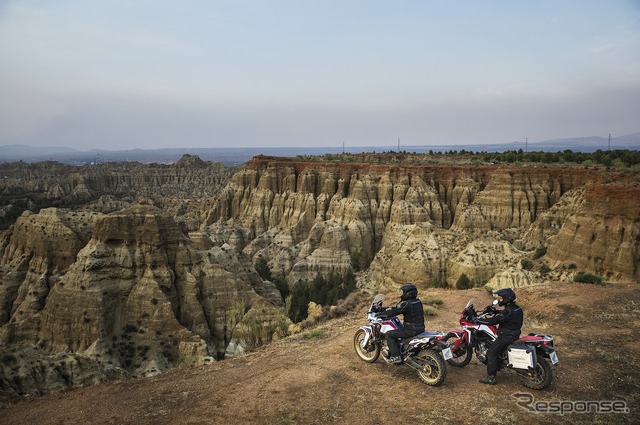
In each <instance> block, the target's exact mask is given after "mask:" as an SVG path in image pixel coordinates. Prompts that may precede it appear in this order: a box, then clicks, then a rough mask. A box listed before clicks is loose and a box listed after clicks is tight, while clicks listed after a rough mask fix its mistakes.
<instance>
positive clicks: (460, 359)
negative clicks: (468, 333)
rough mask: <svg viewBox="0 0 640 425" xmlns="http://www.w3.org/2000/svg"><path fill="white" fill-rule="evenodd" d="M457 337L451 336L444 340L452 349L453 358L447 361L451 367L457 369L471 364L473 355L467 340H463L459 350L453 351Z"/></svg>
mask: <svg viewBox="0 0 640 425" xmlns="http://www.w3.org/2000/svg"><path fill="white" fill-rule="evenodd" d="M456 339H457V337H456V336H455V335H449V336H447V337H446V338H445V339H444V342H445V343H446V344H447V345H448V346H449V348H451V354H452V355H453V357H452V358H450V359H448V360H447V363H449V364H450V365H451V366H455V367H463V366H466V365H468V364H469V362H470V361H471V355H472V354H473V350H472V349H471V347H469V344H467V340H466V339H463V340H462V342H461V343H460V345H459V346H458V349H457V350H454V349H453V344H455V342H456Z"/></svg>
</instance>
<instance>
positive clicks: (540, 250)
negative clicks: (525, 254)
mask: <svg viewBox="0 0 640 425" xmlns="http://www.w3.org/2000/svg"><path fill="white" fill-rule="evenodd" d="M546 254H547V247H546V246H540V247H538V248H536V251H535V252H534V253H533V259H534V260H537V259H538V258H540V257H544V256H545V255H546ZM529 270H531V269H529Z"/></svg>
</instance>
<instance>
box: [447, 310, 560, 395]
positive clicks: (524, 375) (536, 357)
mask: <svg viewBox="0 0 640 425" xmlns="http://www.w3.org/2000/svg"><path fill="white" fill-rule="evenodd" d="M474 303H475V299H474V298H471V299H470V300H469V302H468V303H467V305H466V306H465V308H464V310H462V314H461V315H460V325H461V326H462V330H453V331H450V332H449V333H448V334H447V336H446V337H445V341H446V343H447V345H448V346H449V347H450V348H451V351H452V354H453V356H452V357H451V358H450V359H448V360H447V363H449V364H450V365H451V366H456V367H463V366H466V365H468V364H469V362H470V361H471V356H472V353H473V352H474V351H475V353H476V357H477V358H478V360H480V362H482V363H484V364H487V350H488V349H489V347H490V346H491V343H492V342H493V341H494V340H495V339H496V338H497V337H498V328H497V326H495V325H484V324H480V323H476V319H478V318H481V317H486V316H488V315H492V314H494V313H495V306H496V305H497V304H498V300H494V301H493V304H492V305H491V306H488V307H486V308H485V309H484V311H483V312H482V313H478V312H477V311H476V310H475V309H474ZM556 364H558V355H557V353H556V350H555V348H554V346H553V336H551V335H544V334H535V333H530V334H528V335H526V336H524V337H522V338H520V339H518V340H516V341H514V343H513V344H512V345H510V346H508V347H507V348H506V349H505V350H504V351H503V352H502V353H500V356H499V358H498V370H501V369H507V370H511V371H514V372H516V373H517V374H518V375H519V376H520V378H521V381H522V384H523V385H524V386H525V387H527V388H531V389H534V390H542V389H544V388H547V387H548V386H549V384H551V381H552V380H553V369H552V368H551V365H556Z"/></svg>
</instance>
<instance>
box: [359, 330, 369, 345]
mask: <svg viewBox="0 0 640 425" xmlns="http://www.w3.org/2000/svg"><path fill="white" fill-rule="evenodd" d="M360 329H362V330H363V331H364V333H365V334H366V336H365V338H364V341H363V342H362V343H363V345H364V346H366V345H367V344H369V339H371V327H370V326H360Z"/></svg>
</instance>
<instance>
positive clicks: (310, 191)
mask: <svg viewBox="0 0 640 425" xmlns="http://www.w3.org/2000/svg"><path fill="white" fill-rule="evenodd" d="M127 167H128V168H127ZM127 167H125V166H124V165H122V164H120V165H118V164H111V165H110V164H105V165H104V166H98V167H96V168H91V167H77V168H69V167H65V166H61V165H60V164H55V163H41V164H35V165H33V166H26V165H25V164H17V165H15V164H14V165H7V166H6V168H5V169H4V170H3V172H4V173H5V175H6V176H7V178H6V179H4V180H0V200H2V204H1V205H2V207H1V208H0V220H3V221H2V222H3V223H4V224H6V225H3V226H2V227H1V228H4V229H6V230H4V231H3V232H2V233H1V234H0V358H2V359H4V361H3V362H2V364H1V365H0V391H2V392H7V393H19V394H24V393H39V392H48V391H51V390H55V389H61V388H68V387H74V386H81V385H88V384H91V383H95V382H101V381H103V380H107V379H113V378H119V377H123V376H139V375H153V374H155V373H159V372H160V371H162V370H165V369H168V368H171V367H177V366H183V365H194V364H203V363H207V362H213V361H215V360H216V359H219V358H222V357H224V356H230V355H239V354H242V353H244V352H245V351H246V350H248V349H251V348H253V347H255V346H258V345H260V344H263V343H265V342H267V341H269V340H270V339H271V338H274V337H278V336H280V335H283V334H285V333H286V332H287V329H289V328H291V327H292V326H291V322H290V321H289V320H288V319H287V318H286V317H285V316H284V307H283V303H282V297H281V295H280V293H279V292H278V290H277V289H276V287H275V285H274V284H273V283H271V282H268V281H262V279H261V278H260V277H259V275H258V273H257V272H256V270H255V267H254V264H255V263H256V260H257V259H258V258H263V259H266V260H267V263H268V265H269V267H270V271H271V274H272V276H273V277H276V278H284V279H285V280H286V282H288V284H289V285H293V284H295V283H296V282H298V281H308V282H311V281H312V280H313V278H314V277H315V276H316V275H317V274H318V273H321V274H324V275H325V276H326V275H328V274H329V273H331V272H338V273H346V272H347V271H356V272H360V273H359V275H358V285H359V287H360V288H361V289H365V290H371V291H387V290H396V289H397V288H398V287H399V285H401V284H403V283H406V282H411V283H414V284H416V285H417V286H418V287H419V288H420V289H421V290H425V289H426V288H428V287H430V286H434V285H437V286H448V287H454V286H455V285H456V282H457V280H458V279H459V277H460V276H461V275H462V274H465V275H467V276H468V277H469V278H470V279H471V280H472V282H473V283H474V285H476V286H484V285H487V286H489V287H492V288H493V289H496V288H497V287H503V286H511V287H516V288H518V287H521V286H524V285H535V284H537V283H539V282H544V281H545V280H548V279H572V277H573V275H574V274H575V273H576V272H581V271H583V272H591V273H596V274H599V275H601V276H603V277H605V279H608V280H612V281H639V280H640V269H639V267H638V261H639V257H640V255H639V249H640V247H639V244H640V236H639V230H638V228H639V221H640V184H639V183H638V180H637V179H634V178H633V176H632V175H619V174H616V173H613V172H606V171H604V170H599V169H586V168H584V167H574V168H568V167H565V168H561V167H548V168H545V167H525V166H494V165H491V166H479V165H469V166H440V165H429V166H409V165H402V164H390V165H383V164H379V163H375V164H374V163H357V162H351V163H346V162H343V163H337V162H333V163H331V162H321V161H316V162H313V161H309V162H304V161H294V160H291V159H286V158H270V157H256V158H254V159H253V160H251V161H250V162H248V163H247V164H246V165H245V166H244V167H242V168H241V169H239V170H238V172H237V173H235V174H234V175H233V177H232V178H230V179H229V180H228V184H227V183H226V182H227V179H226V178H225V177H224V176H225V175H228V174H224V173H223V174H222V175H220V174H215V173H217V172H218V171H219V170H217V168H216V166H215V165H212V164H210V163H203V162H202V161H199V160H198V159H197V158H195V157H185V158H183V160H181V161H180V162H179V163H177V164H174V165H173V166H161V165H157V164H155V165H149V166H143V165H137V166H133V168H132V167H131V166H127ZM226 172H227V171H225V173H226ZM214 174H215V175H214ZM61 206H65V208H62V207H61ZM89 211H91V212H89ZM12 217H13V218H12ZM312 307H313V306H312ZM316 310H321V309H316ZM311 313H312V314H314V309H313V308H311ZM294 327H295V326H294Z"/></svg>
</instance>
